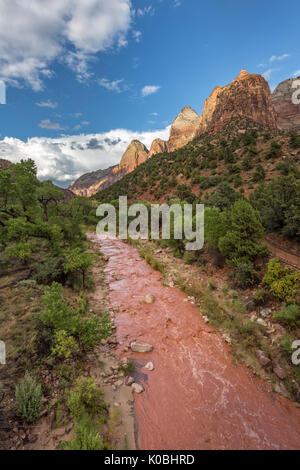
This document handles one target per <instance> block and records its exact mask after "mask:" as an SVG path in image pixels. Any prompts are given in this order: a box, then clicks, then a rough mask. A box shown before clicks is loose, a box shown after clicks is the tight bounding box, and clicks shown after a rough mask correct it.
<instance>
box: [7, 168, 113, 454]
mask: <svg viewBox="0 0 300 470" xmlns="http://www.w3.org/2000/svg"><path fill="white" fill-rule="evenodd" d="M68 199H69V198H66V197H65V194H64V192H63V191H62V190H60V189H58V188H57V187H55V186H54V185H53V184H52V183H51V182H49V181H47V182H43V183H41V182H39V181H38V179H37V177H36V167H35V164H34V162H33V161H32V160H30V159H29V160H27V161H21V162H20V163H18V164H15V165H10V166H8V167H7V168H6V169H1V170H0V251H1V258H0V275H1V284H0V312H1V313H0V338H1V340H2V341H4V342H5V344H6V351H7V364H6V365H5V366H4V365H2V366H0V413H1V419H0V447H1V448H14V447H16V446H20V442H19V441H18V438H19V436H18V433H17V432H16V430H13V429H12V427H13V426H17V428H18V426H21V427H22V428H23V429H26V433H25V431H22V432H24V436H22V437H21V438H20V439H21V442H22V439H23V442H24V443H26V442H27V443H29V444H30V443H32V444H33V443H34V440H35V439H36V437H34V436H32V435H31V433H30V425H31V423H32V425H34V423H35V422H36V421H37V419H38V418H39V417H40V416H41V415H42V416H53V417H54V418H53V420H52V427H53V428H54V429H55V428H56V427H59V426H62V425H63V424H66V423H68V422H70V421H71V422H72V421H73V423H74V428H73V434H72V435H73V440H70V439H69V440H68V442H66V443H65V444H61V446H62V447H64V448H66V449H78V450H79V449H103V448H107V447H109V445H110V444H109V438H108V433H107V432H104V431H103V433H102V434H101V433H99V429H100V427H101V426H102V429H103V423H108V421H109V407H108V404H107V403H106V402H105V401H104V398H103V393H102V391H101V389H100V388H99V386H98V385H97V384H96V382H95V380H94V379H93V378H92V377H87V376H86V373H85V364H86V360H87V355H88V354H91V353H92V352H93V350H94V347H95V345H96V344H99V342H100V340H101V339H102V340H106V339H107V338H109V337H110V335H111V334H112V325H111V322H110V316H109V313H108V312H106V311H105V309H104V307H103V308H102V309H99V310H98V311H97V312H94V311H92V310H91V309H89V300H88V296H89V292H92V290H93V279H92V277H91V269H92V267H93V266H94V265H95V264H96V263H99V261H100V263H102V265H103V263H104V261H103V259H102V258H101V254H100V257H99V255H97V254H96V253H95V252H94V250H93V249H92V246H91V244H90V242H88V240H87V239H86V236H85V233H84V230H83V229H84V227H86V226H88V225H91V224H94V225H95V223H96V218H95V216H93V215H91V214H92V213H93V210H92V209H93V202H92V201H89V200H87V199H84V198H71V199H70V200H68ZM10 423H14V424H10Z"/></svg>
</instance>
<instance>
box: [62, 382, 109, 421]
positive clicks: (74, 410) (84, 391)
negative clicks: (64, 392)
mask: <svg viewBox="0 0 300 470" xmlns="http://www.w3.org/2000/svg"><path fill="white" fill-rule="evenodd" d="M67 405H68V407H69V409H70V412H71V415H72V417H73V419H75V420H78V419H80V418H82V417H83V416H85V415H86V414H88V415H89V416H91V417H98V418H99V419H100V420H101V421H103V416H104V415H105V414H106V413H107V404H106V403H105V401H104V400H103V392H102V390H101V389H100V388H99V387H98V386H97V384H96V382H95V380H94V379H93V378H90V377H88V378H87V377H79V378H78V379H77V380H76V382H75V386H74V387H73V388H72V390H71V392H70V394H69V397H68V400H67Z"/></svg>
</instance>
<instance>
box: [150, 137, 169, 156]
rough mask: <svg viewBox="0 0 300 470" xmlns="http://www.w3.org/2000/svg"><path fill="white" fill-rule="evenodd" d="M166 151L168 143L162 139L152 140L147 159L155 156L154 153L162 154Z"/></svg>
mask: <svg viewBox="0 0 300 470" xmlns="http://www.w3.org/2000/svg"><path fill="white" fill-rule="evenodd" d="M167 151H168V143H167V142H166V141H165V140H162V139H155V140H153V142H152V144H151V147H150V152H149V158H150V157H152V155H155V154H156V153H164V152H167Z"/></svg>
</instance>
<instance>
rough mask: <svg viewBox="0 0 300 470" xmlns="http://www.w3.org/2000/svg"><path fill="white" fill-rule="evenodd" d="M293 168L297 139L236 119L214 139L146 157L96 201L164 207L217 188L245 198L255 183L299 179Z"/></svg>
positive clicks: (299, 149)
mask: <svg viewBox="0 0 300 470" xmlns="http://www.w3.org/2000/svg"><path fill="white" fill-rule="evenodd" d="M299 167H300V137H299V136H293V138H292V137H290V136H289V135H286V134H284V133H283V132H270V131H269V130H268V129H264V128H263V126H261V125H259V124H258V123H256V122H254V121H251V120H249V119H246V118H237V119H233V120H232V121H231V122H230V123H228V124H227V125H226V126H225V127H224V128H223V129H222V130H221V131H219V132H218V133H215V134H203V135H202V136H200V137H198V138H197V139H194V140H193V141H192V142H190V143H189V144H188V145H186V146H185V147H183V148H181V149H178V150H176V151H174V152H171V153H166V152H165V153H160V154H157V155H154V156H152V157H151V159H149V160H147V161H146V162H145V163H143V164H142V165H140V166H139V167H138V168H136V169H135V170H134V171H133V172H132V173H130V174H128V175H126V176H125V177H124V178H123V179H122V180H121V181H119V182H117V183H115V184H114V185H112V186H110V187H109V188H107V189H105V190H104V191H101V192H99V193H98V194H97V196H96V197H97V199H98V200H100V201H109V200H113V199H117V198H118V197H119V195H127V196H128V198H130V199H131V200H134V199H146V200H148V201H165V200H168V198H169V197H171V196H174V197H179V198H180V199H185V200H188V201H191V202H193V201H195V200H197V201H203V200H205V198H207V197H208V196H209V195H210V194H211V193H213V192H214V191H216V189H217V188H218V186H219V185H220V183H222V182H223V183H228V184H229V185H230V186H231V187H232V188H234V189H235V190H236V191H239V192H241V193H244V194H245V195H246V196H248V195H249V194H250V193H251V192H252V191H253V190H254V188H255V187H256V186H257V185H258V184H259V183H260V182H261V181H269V180H270V179H272V178H275V177H277V176H279V175H280V174H287V173H289V172H290V171H291V172H294V174H297V176H298V177H299Z"/></svg>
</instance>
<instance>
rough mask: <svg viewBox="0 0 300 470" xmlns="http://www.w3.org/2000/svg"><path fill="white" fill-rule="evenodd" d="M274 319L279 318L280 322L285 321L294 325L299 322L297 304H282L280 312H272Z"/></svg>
mask: <svg viewBox="0 0 300 470" xmlns="http://www.w3.org/2000/svg"><path fill="white" fill-rule="evenodd" d="M273 316H274V318H275V320H279V321H281V322H282V323H285V324H287V325H289V326H293V325H296V324H297V323H299V322H300V310H299V307H298V305H296V304H291V305H286V304H284V305H283V306H282V307H281V310H280V312H277V313H274V315H273Z"/></svg>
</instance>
